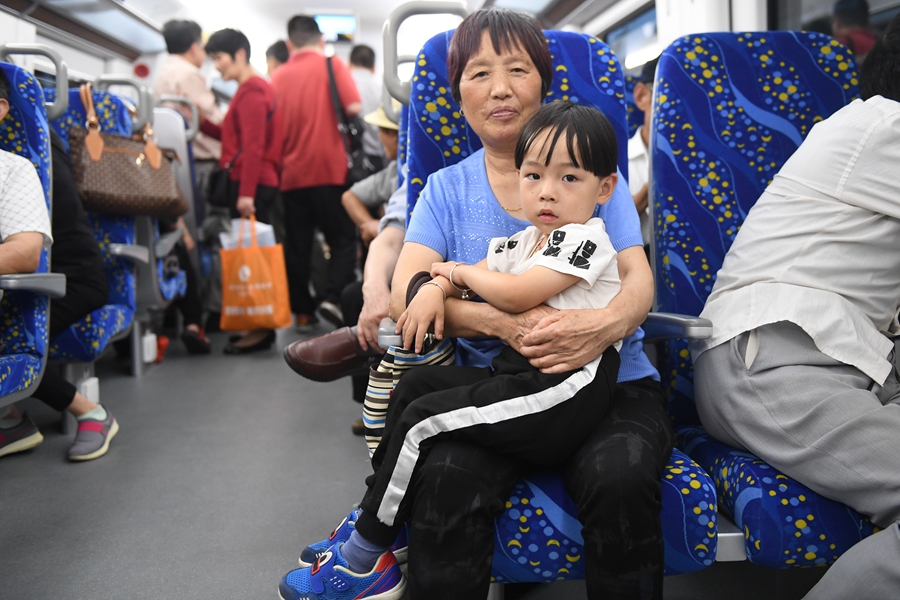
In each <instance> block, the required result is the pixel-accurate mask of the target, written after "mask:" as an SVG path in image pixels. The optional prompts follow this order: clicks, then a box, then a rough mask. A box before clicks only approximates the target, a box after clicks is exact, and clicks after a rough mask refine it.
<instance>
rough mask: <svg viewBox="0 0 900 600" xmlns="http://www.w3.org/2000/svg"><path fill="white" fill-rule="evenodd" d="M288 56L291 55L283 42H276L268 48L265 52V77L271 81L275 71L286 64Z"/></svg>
mask: <svg viewBox="0 0 900 600" xmlns="http://www.w3.org/2000/svg"><path fill="white" fill-rule="evenodd" d="M290 56H291V54H290V52H288V48H287V44H285V43H284V40H278V41H277V42H275V43H274V44H272V45H271V46H269V49H268V50H266V67H267V68H268V70H267V71H266V75H268V76H269V78H270V79H271V78H272V73H274V72H275V69H277V68H278V67H280V66H281V65H283V64H284V63H286V62H287V61H288V58H290Z"/></svg>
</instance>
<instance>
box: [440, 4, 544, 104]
mask: <svg viewBox="0 0 900 600" xmlns="http://www.w3.org/2000/svg"><path fill="white" fill-rule="evenodd" d="M484 31H488V32H489V33H490V35H491V44H492V45H493V46H494V52H496V53H497V54H500V53H501V52H503V51H504V50H510V49H511V48H513V47H515V46H519V47H520V48H522V49H523V50H525V52H527V53H528V56H529V57H530V58H531V62H533V63H534V66H535V67H537V70H538V73H540V75H541V97H543V96H544V95H546V93H547V90H549V89H550V84H551V83H552V82H553V59H552V58H551V57H550V49H549V48H548V47H547V38H545V37H544V32H543V31H541V25H540V23H538V22H537V20H535V19H534V17H532V16H530V15H528V14H525V13H522V12H518V11H514V10H509V9H506V8H496V7H491V8H482V9H480V10H477V11H475V12H474V13H472V14H471V15H469V16H468V17H466V18H465V19H464V20H463V22H462V23H460V24H459V27H457V28H456V31H455V32H454V33H453V39H451V40H450V50H449V51H448V52H447V77H448V79H449V80H450V93H451V94H452V95H453V98H454V99H455V100H456V101H457V102H459V101H460V96H459V80H460V79H461V78H462V73H463V71H464V70H465V68H466V65H467V64H468V63H469V61H470V60H471V59H472V57H473V56H475V55H476V54H477V53H478V51H479V50H480V49H481V35H482V32H484Z"/></svg>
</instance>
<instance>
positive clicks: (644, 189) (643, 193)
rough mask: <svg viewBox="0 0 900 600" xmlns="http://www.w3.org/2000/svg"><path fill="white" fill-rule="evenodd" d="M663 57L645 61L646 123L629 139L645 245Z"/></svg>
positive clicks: (642, 99) (642, 105)
mask: <svg viewBox="0 0 900 600" xmlns="http://www.w3.org/2000/svg"><path fill="white" fill-rule="evenodd" d="M657 62H659V58H654V59H653V60H651V61H650V62H647V63H644V67H643V68H642V69H641V78H640V80H639V81H638V82H637V83H636V84H635V85H634V92H633V94H634V104H635V106H637V109H638V110H640V111H643V112H644V124H643V125H641V126H640V127H639V128H638V130H637V132H635V134H634V135H633V136H632V137H631V139H630V140H628V191H629V192H631V195H632V197H633V198H634V206H635V208H637V211H638V215H640V217H641V237H642V238H643V240H644V248H648V249H649V246H650V203H649V202H648V198H649V196H648V189H649V187H650V185H649V184H650V153H649V151H648V148H649V147H650V119H651V117H652V114H651V112H650V109H651V107H652V105H653V76H654V75H656V63H657Z"/></svg>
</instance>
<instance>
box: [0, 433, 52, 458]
mask: <svg viewBox="0 0 900 600" xmlns="http://www.w3.org/2000/svg"><path fill="white" fill-rule="evenodd" d="M43 441H44V436H43V435H41V432H40V431H36V432H34V433H32V434H31V435H29V436H28V437H27V438H22V439H21V440H17V441H15V442H13V443H12V444H10V445H8V446H4V447H3V448H0V456H6V455H7V454H15V453H16V452H24V451H25V450H31V449H32V448H34V447H35V446H39V445H40V444H41V442H43Z"/></svg>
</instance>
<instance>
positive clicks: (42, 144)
mask: <svg viewBox="0 0 900 600" xmlns="http://www.w3.org/2000/svg"><path fill="white" fill-rule="evenodd" d="M0 68H2V69H3V72H4V73H5V74H6V77H7V78H8V79H9V83H10V98H9V113H8V114H7V115H6V117H5V118H4V119H3V120H2V121H0V149H3V150H5V151H7V152H11V153H13V154H18V155H19V156H24V157H25V158H27V159H29V160H30V161H31V162H32V163H33V164H34V167H35V169H37V172H38V176H39V177H40V179H41V184H42V185H43V188H44V199H45V200H46V202H47V207H48V208H49V207H50V185H51V181H50V127H49V125H48V124H47V113H46V111H45V110H44V96H43V95H42V94H41V88H40V86H39V85H38V83H37V81H36V80H35V78H34V76H33V75H32V74H31V73H29V72H28V71H25V70H24V69H20V68H19V67H17V66H15V65H12V64H8V63H0ZM49 270H50V269H49V256H48V252H47V251H46V250H44V251H43V252H42V253H41V262H40V266H39V267H38V269H37V271H36V272H37V273H46V272H48V271H49ZM0 315H2V319H0V339H2V340H3V342H5V344H6V348H5V350H3V354H0V397H3V396H6V395H8V394H11V393H13V392H17V391H20V390H24V389H27V388H29V387H31V386H32V385H33V384H34V383H35V382H36V381H37V379H38V377H39V376H40V374H41V371H42V368H43V363H44V361H45V357H46V356H47V336H48V319H49V305H48V303H47V296H46V295H44V294H33V293H31V292H5V293H4V294H3V299H2V300H0Z"/></svg>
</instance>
